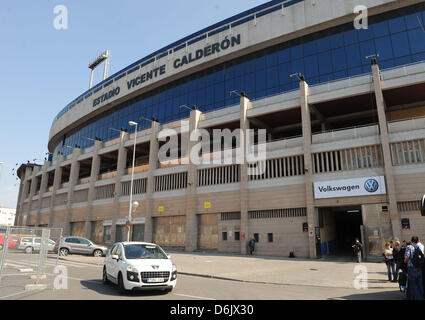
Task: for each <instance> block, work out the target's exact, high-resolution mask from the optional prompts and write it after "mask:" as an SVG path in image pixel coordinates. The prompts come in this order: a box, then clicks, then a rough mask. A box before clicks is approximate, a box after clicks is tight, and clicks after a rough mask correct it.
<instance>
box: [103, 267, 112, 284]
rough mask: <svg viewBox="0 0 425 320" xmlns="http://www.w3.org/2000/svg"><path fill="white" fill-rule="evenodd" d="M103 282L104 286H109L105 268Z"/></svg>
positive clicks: (104, 268)
mask: <svg viewBox="0 0 425 320" xmlns="http://www.w3.org/2000/svg"><path fill="white" fill-rule="evenodd" d="M102 282H103V284H105V285H106V284H109V283H110V282H109V280H108V276H107V274H106V267H103V276H102Z"/></svg>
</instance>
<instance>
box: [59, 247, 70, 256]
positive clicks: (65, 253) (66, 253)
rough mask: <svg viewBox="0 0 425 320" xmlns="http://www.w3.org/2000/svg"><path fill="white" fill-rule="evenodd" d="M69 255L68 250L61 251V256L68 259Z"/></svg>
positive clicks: (62, 249)
mask: <svg viewBox="0 0 425 320" xmlns="http://www.w3.org/2000/svg"><path fill="white" fill-rule="evenodd" d="M68 254H69V250H68V249H67V248H61V249H60V250H59V255H61V256H63V257H66V256H67V255H68Z"/></svg>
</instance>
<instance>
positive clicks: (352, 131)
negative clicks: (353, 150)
mask: <svg viewBox="0 0 425 320" xmlns="http://www.w3.org/2000/svg"><path fill="white" fill-rule="evenodd" d="M378 135H379V129H378V125H377V124H367V125H363V126H353V127H347V128H341V129H335V130H328V131H323V132H316V133H313V134H312V143H313V144H316V143H327V142H332V141H340V140H346V139H357V138H365V137H371V136H378Z"/></svg>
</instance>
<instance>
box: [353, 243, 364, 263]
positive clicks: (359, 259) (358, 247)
mask: <svg viewBox="0 0 425 320" xmlns="http://www.w3.org/2000/svg"><path fill="white" fill-rule="evenodd" d="M353 249H354V255H355V256H356V258H357V263H361V262H362V249H363V245H362V243H361V242H360V240H359V239H358V238H356V242H355V243H354V245H353Z"/></svg>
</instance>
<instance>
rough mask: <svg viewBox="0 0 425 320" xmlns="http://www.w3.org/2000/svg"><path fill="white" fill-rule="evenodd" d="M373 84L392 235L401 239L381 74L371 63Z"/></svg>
mask: <svg viewBox="0 0 425 320" xmlns="http://www.w3.org/2000/svg"><path fill="white" fill-rule="evenodd" d="M372 75H373V85H374V90H375V99H376V109H377V113H378V120H379V131H380V138H381V145H382V155H383V160H384V168H385V177H386V182H387V197H388V203H389V211H390V217H391V224H392V229H393V237H398V238H399V239H401V221H400V217H399V214H398V208H397V196H396V191H395V184H394V175H393V164H392V158H391V149H390V142H389V140H390V139H389V135H388V126H387V116H386V113H385V112H386V105H385V99H384V95H383V93H382V83H381V75H380V71H379V66H378V65H377V64H376V63H375V64H372Z"/></svg>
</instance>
